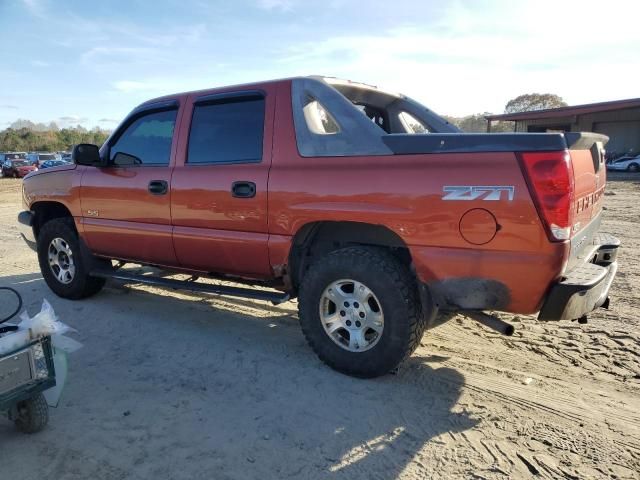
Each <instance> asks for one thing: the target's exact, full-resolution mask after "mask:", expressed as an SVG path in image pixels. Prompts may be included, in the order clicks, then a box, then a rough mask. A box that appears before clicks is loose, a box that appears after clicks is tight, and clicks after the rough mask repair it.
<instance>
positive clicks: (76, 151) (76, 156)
mask: <svg viewBox="0 0 640 480" xmlns="http://www.w3.org/2000/svg"><path fill="white" fill-rule="evenodd" d="M71 158H72V160H73V162H74V163H76V164H77V165H88V166H90V167H99V166H100V165H101V164H102V160H101V159H100V151H99V149H98V146H97V145H92V144H90V143H80V144H78V145H76V146H75V147H73V153H72V154H71Z"/></svg>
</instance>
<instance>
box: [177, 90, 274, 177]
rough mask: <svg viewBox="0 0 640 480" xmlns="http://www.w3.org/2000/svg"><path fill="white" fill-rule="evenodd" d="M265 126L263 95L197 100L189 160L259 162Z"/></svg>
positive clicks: (194, 163)
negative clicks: (214, 100) (219, 99)
mask: <svg viewBox="0 0 640 480" xmlns="http://www.w3.org/2000/svg"><path fill="white" fill-rule="evenodd" d="M263 130H264V98H263V97H238V98H236V99H234V98H231V99H225V100H224V101H218V102H214V103H205V104H196V105H195V107H194V110H193V117H192V119H191V131H190V133H189V150H188V154H187V163H188V164H191V165H203V164H213V163H251V162H260V161H261V160H262V137H263Z"/></svg>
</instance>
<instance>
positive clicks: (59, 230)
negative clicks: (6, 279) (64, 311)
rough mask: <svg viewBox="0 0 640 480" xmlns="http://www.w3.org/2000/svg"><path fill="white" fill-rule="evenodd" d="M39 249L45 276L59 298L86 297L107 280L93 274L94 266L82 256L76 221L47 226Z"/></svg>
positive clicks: (44, 228)
mask: <svg viewBox="0 0 640 480" xmlns="http://www.w3.org/2000/svg"><path fill="white" fill-rule="evenodd" d="M37 249H38V262H39V263H40V271H41V272H42V276H43V277H44V280H45V281H46V282H47V285H48V286H49V288H50V289H51V290H53V292H54V293H55V294H56V295H58V296H59V297H63V298H69V299H73V300H76V299H80V298H86V297H89V296H91V295H94V294H96V293H98V292H99V291H100V289H102V287H103V286H104V283H105V281H104V279H102V278H96V277H92V276H90V275H89V269H90V268H91V265H88V263H90V262H88V261H87V259H86V258H83V256H82V255H81V251H80V241H79V239H78V234H77V233H76V230H75V227H74V224H73V219H72V218H56V219H54V220H50V221H48V222H47V223H45V224H44V225H43V226H42V228H41V229H40V233H39V234H38V242H37Z"/></svg>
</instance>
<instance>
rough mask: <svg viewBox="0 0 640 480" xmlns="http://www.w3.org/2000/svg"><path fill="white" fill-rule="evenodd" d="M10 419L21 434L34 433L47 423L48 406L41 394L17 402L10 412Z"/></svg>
mask: <svg viewBox="0 0 640 480" xmlns="http://www.w3.org/2000/svg"><path fill="white" fill-rule="evenodd" d="M11 419H12V420H13V422H14V423H15V424H16V428H17V429H18V430H19V431H20V432H22V433H36V432H39V431H40V430H42V429H43V428H44V427H45V426H46V425H47V423H49V405H47V401H46V400H45V398H44V395H42V393H38V394H37V395H34V396H33V397H31V398H29V399H27V400H23V401H21V402H18V404H16V406H15V407H14V409H13V411H12V412H11Z"/></svg>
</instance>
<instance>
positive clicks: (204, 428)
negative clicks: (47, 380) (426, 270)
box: [0, 275, 477, 478]
mask: <svg viewBox="0 0 640 480" xmlns="http://www.w3.org/2000/svg"><path fill="white" fill-rule="evenodd" d="M0 284H5V285H13V286H15V287H16V288H17V289H18V290H19V291H21V293H23V294H27V295H28V296H29V298H30V299H31V302H30V303H31V304H39V302H41V299H42V298H43V297H46V298H47V299H49V301H50V302H51V303H52V305H53V306H54V309H55V310H56V312H57V313H58V315H59V317H60V318H61V319H62V320H63V321H65V322H67V323H69V324H70V325H72V326H74V327H75V328H77V329H78V332H79V333H78V334H77V335H76V338H77V339H78V340H80V341H81V342H82V343H83V344H84V345H85V346H84V348H83V349H81V350H79V351H77V352H75V353H74V355H73V357H72V358H71V374H70V380H69V382H68V384H67V388H66V391H65V394H64V398H63V402H62V404H61V405H60V406H59V407H58V409H56V410H55V411H53V413H52V419H51V423H52V426H51V427H50V428H48V429H47V430H46V431H44V432H42V433H41V434H39V436H38V437H37V438H38V441H37V445H38V447H36V450H38V449H39V450H40V453H41V454H42V456H38V455H37V452H36V454H34V456H33V457H32V458H35V460H34V462H32V463H33V464H32V465H29V468H30V472H44V471H46V472H47V473H48V474H53V477H54V478H57V476H56V474H57V473H61V474H62V473H64V472H62V471H60V472H57V471H56V467H55V461H53V460H52V458H47V457H55V458H59V457H60V456H62V457H65V458H66V459H65V461H64V462H62V463H60V467H59V468H60V469H62V468H64V469H69V468H75V469H79V471H80V472H81V473H82V474H83V475H84V476H85V477H88V476H92V477H93V478H103V477H102V476H101V475H100V472H99V471H98V470H95V469H97V468H99V466H100V465H105V464H106V465H109V466H110V468H111V467H112V470H111V472H112V473H113V472H114V470H113V469H116V470H118V469H119V470H122V471H123V472H126V473H127V475H128V476H129V477H135V476H139V477H141V478H145V477H147V478H148V475H149V474H150V473H153V474H154V476H155V477H156V478H177V477H180V478H187V477H190V478H200V477H202V474H203V473H204V472H213V471H216V472H219V473H224V474H225V475H223V476H224V477H225V478H226V477H227V475H228V476H230V477H235V478H238V477H241V478H282V477H285V476H301V477H304V478H318V477H325V476H327V474H332V476H335V477H336V478H342V477H344V478H354V477H356V478H360V477H363V478H395V477H397V476H398V475H399V474H400V473H401V472H403V471H404V470H405V469H406V468H407V467H408V466H409V465H411V470H412V472H413V473H422V475H424V476H429V472H430V471H431V470H430V469H431V468H432V465H433V462H439V461H440V460H441V459H439V458H438V456H437V455H436V456H434V453H433V452H434V450H435V451H438V450H439V449H429V452H430V453H429V452H426V450H425V446H427V444H428V443H429V442H431V441H433V442H435V443H436V444H438V445H439V444H443V445H444V444H445V443H448V442H447V440H448V439H447V438H445V437H442V435H443V434H446V437H449V436H450V435H456V434H457V433H458V432H462V431H465V430H468V429H470V428H472V427H474V426H475V425H476V424H477V420H474V419H472V418H470V417H469V416H468V415H467V414H466V413H456V412H453V411H452V409H454V407H455V406H456V403H457V401H458V399H459V397H460V394H461V389H462V387H463V385H464V377H463V376H462V374H460V373H459V372H458V371H456V370H454V369H451V368H432V367H431V366H428V365H426V364H425V363H424V359H422V360H420V361H417V360H416V361H411V360H410V361H408V362H406V363H405V365H403V367H402V368H400V370H399V372H398V373H397V374H395V375H387V376H384V377H381V378H378V379H373V380H359V379H354V378H350V377H347V376H344V375H341V374H339V373H337V372H334V371H332V370H331V369H329V368H328V367H326V366H324V365H323V364H322V363H321V362H320V361H319V360H318V359H317V358H316V356H315V355H314V354H313V352H312V351H311V349H310V348H309V347H308V346H307V345H306V342H305V340H304V338H303V336H302V333H301V331H300V328H299V326H298V325H297V321H296V316H295V314H293V313H291V312H287V311H286V310H285V311H283V312H282V313H281V312H277V311H275V312H274V311H272V312H271V313H272V315H271V316H267V317H261V316H254V315H250V314H247V313H246V312H243V313H234V312H233V311H229V310H227V309H218V308H216V307H215V305H214V306H213V307H211V308H209V306H208V305H204V304H202V303H201V302H199V301H197V300H196V301H193V300H186V299H181V298H177V297H174V296H170V292H167V295H153V294H150V293H147V292H144V291H140V290H133V291H131V292H130V293H128V294H122V293H118V292H117V291H114V290H112V289H106V290H105V291H103V292H102V293H100V294H98V295H96V296H95V297H92V298H91V299H88V300H85V301H81V302H70V301H66V300H62V299H59V298H57V297H55V296H54V295H53V294H52V293H51V292H50V291H49V290H48V289H47V287H46V285H45V284H44V282H43V281H42V280H38V279H37V276H35V277H33V276H31V275H26V276H25V275H19V276H14V277H4V278H2V279H0ZM225 302H227V299H225ZM239 302H240V304H245V303H248V304H252V302H245V301H244V300H240V301H239ZM27 303H29V302H27ZM253 305H254V306H256V307H258V308H259V306H260V304H253ZM32 313H34V312H32ZM436 360H437V359H436ZM434 365H436V366H437V361H436V362H435V363H434ZM79 406H81V408H78V407H79ZM0 437H11V438H10V439H7V441H6V442H3V450H5V445H7V448H8V449H9V451H8V452H5V453H7V455H6V458H12V455H11V453H12V451H14V450H15V451H14V452H13V453H17V452H18V451H19V450H20V449H21V448H28V445H29V444H28V441H29V440H28V439H27V437H24V436H20V435H19V434H16V433H13V430H12V428H11V426H10V425H9V424H8V423H7V422H2V423H0ZM438 437H439V438H438ZM449 439H450V437H449ZM98 445H110V446H111V447H110V448H111V449H118V451H119V453H118V461H117V464H114V463H113V462H114V460H113V458H112V457H113V456H112V455H111V453H110V452H111V449H104V448H97V446H98ZM32 448H33V447H32ZM443 448H444V447H443ZM452 450H453V449H452ZM87 458H90V459H91V461H86V459H87ZM141 458H143V459H145V461H144V462H140V459H141ZM185 458H187V459H188V461H186V460H185ZM52 461H53V463H54V466H53V467H52V466H51V463H52ZM39 462H41V463H39ZM149 462H151V463H152V466H150V465H149ZM92 469H94V470H92ZM9 471H11V470H9ZM197 472H200V474H197ZM176 475H177V476H176ZM60 476H62V475H60Z"/></svg>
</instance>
